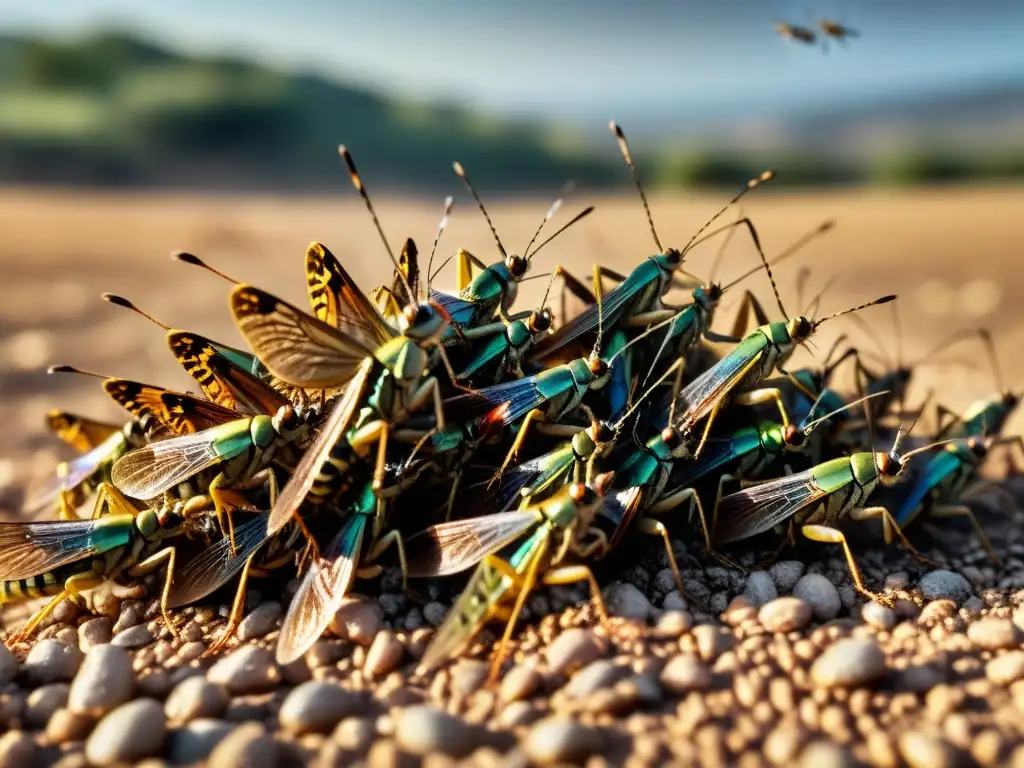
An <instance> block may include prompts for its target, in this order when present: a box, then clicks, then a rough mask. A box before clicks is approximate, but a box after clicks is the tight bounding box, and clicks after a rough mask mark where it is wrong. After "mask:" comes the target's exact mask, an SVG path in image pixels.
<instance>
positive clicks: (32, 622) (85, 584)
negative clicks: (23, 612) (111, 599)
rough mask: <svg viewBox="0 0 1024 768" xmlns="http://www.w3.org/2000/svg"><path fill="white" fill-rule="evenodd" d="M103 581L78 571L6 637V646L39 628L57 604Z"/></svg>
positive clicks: (95, 576)
mask: <svg viewBox="0 0 1024 768" xmlns="http://www.w3.org/2000/svg"><path fill="white" fill-rule="evenodd" d="M104 581H106V579H105V578H104V577H103V576H100V575H98V574H96V573H92V572H90V573H78V574H75V575H74V576H72V577H70V578H69V579H68V580H67V581H65V582H64V589H63V590H62V591H61V592H60V593H59V594H57V595H55V596H54V597H53V598H52V599H51V600H50V602H48V603H47V604H46V605H44V606H43V607H42V608H40V609H39V610H38V611H36V612H35V614H34V615H33V616H32V618H30V619H29V620H28V622H26V624H25V626H24V627H22V628H21V629H20V630H19V631H18V632H15V633H14V634H13V635H11V636H10V637H9V638H7V645H8V647H9V646H12V645H16V644H17V643H23V642H25V641H26V640H28V639H29V638H30V637H32V633H34V632H35V631H36V630H37V629H38V628H39V625H40V624H42V623H43V621H45V620H46V617H47V616H49V615H50V614H51V613H53V612H54V611H55V610H56V609H57V606H58V605H60V604H61V603H63V602H64V601H65V600H72V599H74V598H76V597H78V596H79V595H80V594H81V593H83V592H87V591H88V590H90V589H95V588H96V587H98V586H100V585H101V584H102V583H103V582H104Z"/></svg>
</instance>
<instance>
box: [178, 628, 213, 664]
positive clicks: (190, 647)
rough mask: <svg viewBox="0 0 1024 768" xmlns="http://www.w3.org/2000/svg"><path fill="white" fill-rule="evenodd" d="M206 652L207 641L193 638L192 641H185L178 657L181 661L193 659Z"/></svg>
mask: <svg viewBox="0 0 1024 768" xmlns="http://www.w3.org/2000/svg"><path fill="white" fill-rule="evenodd" d="M193 626H195V625H193ZM204 653H206V643H204V642H202V641H201V640H193V641H192V642H189V643H185V644H184V645H183V646H181V648H179V649H178V658H179V659H180V660H181V661H193V660H195V659H198V658H199V657H200V656H202V655H203V654H204Z"/></svg>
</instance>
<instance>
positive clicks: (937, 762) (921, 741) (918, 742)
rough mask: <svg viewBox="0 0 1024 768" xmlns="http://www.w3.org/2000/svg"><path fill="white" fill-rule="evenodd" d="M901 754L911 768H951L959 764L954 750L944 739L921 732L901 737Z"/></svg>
mask: <svg viewBox="0 0 1024 768" xmlns="http://www.w3.org/2000/svg"><path fill="white" fill-rule="evenodd" d="M899 749H900V754H901V755H903V759H904V760H906V761H907V765H909V766H910V768H951V767H952V766H953V765H956V764H957V760H956V757H955V755H954V754H953V750H952V748H951V747H950V746H949V745H948V744H946V743H945V742H944V741H942V739H940V738H938V737H936V736H933V735H931V734H927V733H923V732H921V731H906V732H905V733H902V734H901V735H900V737H899Z"/></svg>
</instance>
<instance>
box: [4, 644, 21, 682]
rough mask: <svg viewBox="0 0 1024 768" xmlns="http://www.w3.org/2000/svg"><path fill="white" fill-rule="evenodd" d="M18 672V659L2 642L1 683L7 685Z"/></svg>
mask: <svg viewBox="0 0 1024 768" xmlns="http://www.w3.org/2000/svg"><path fill="white" fill-rule="evenodd" d="M17 674H18V660H17V659H16V658H15V657H14V654H13V653H11V652H10V651H9V650H8V649H7V646H6V645H4V644H3V643H0V685H7V683H9V682H11V680H13V679H14V678H15V676H16V675H17Z"/></svg>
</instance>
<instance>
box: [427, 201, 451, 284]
mask: <svg viewBox="0 0 1024 768" xmlns="http://www.w3.org/2000/svg"><path fill="white" fill-rule="evenodd" d="M454 202H455V198H453V197H452V196H451V195H449V196H448V197H446V198H445V199H444V214H443V215H442V216H441V221H440V222H438V225H437V233H436V234H435V235H434V245H433V246H431V248H430V258H429V259H427V293H428V294H429V293H430V283H431V281H432V280H433V279H434V273H433V272H432V271H431V268H432V267H433V265H434V253H436V252H437V244H438V242H439V241H440V240H441V233H442V232H444V228H445V227H447V226H448V216H449V215H450V214H451V212H452V204H453V203H454ZM445 263H447V262H445ZM438 271H440V270H438Z"/></svg>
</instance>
